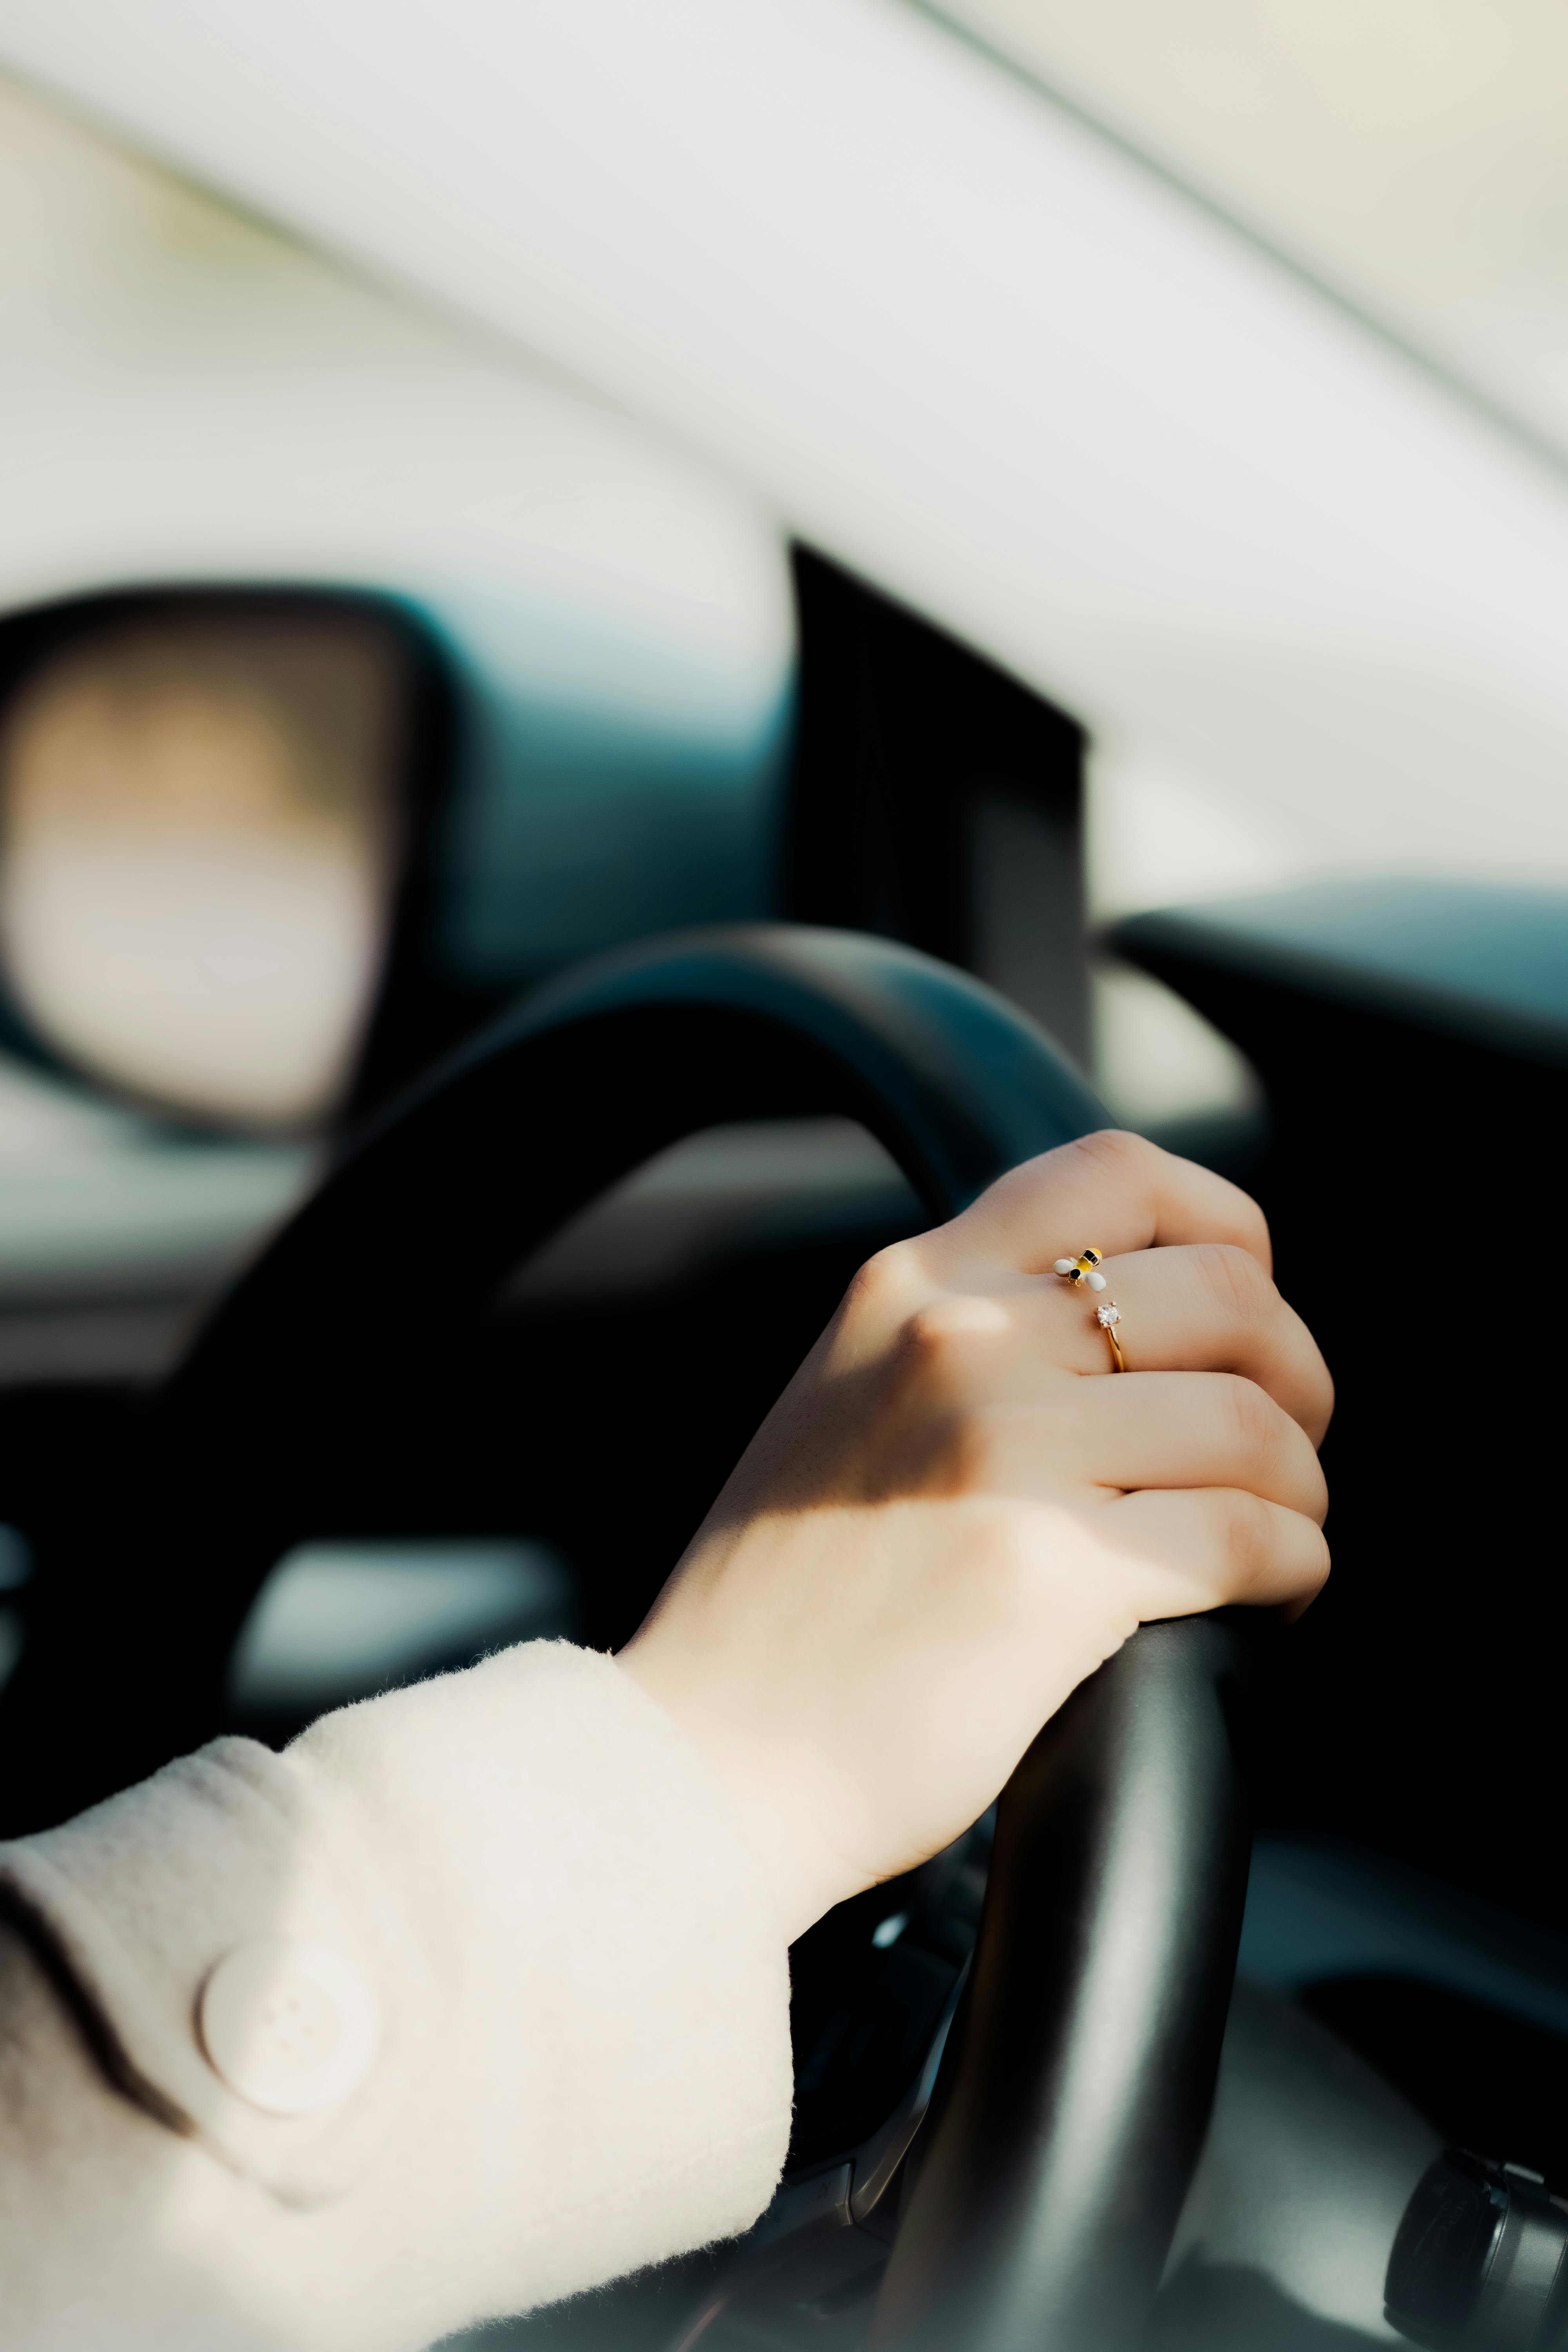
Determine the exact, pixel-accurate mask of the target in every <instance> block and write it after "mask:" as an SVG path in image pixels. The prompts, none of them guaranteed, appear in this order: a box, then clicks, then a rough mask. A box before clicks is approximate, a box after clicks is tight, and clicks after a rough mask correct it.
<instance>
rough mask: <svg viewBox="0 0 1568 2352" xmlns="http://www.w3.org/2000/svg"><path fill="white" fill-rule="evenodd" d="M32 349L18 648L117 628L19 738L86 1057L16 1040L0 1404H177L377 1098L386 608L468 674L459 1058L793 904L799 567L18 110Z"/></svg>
mask: <svg viewBox="0 0 1568 2352" xmlns="http://www.w3.org/2000/svg"><path fill="white" fill-rule="evenodd" d="M0 337H3V340H4V346H5V354H6V360H5V370H4V374H3V380H0V423H3V424H4V428H5V433H6V435H7V437H8V440H9V442H10V444H11V446H13V447H18V446H26V447H27V448H28V449H29V450H30V452H31V457H30V458H29V463H28V466H27V468H26V480H25V481H18V482H17V484H16V495H15V496H14V497H12V498H11V499H9V501H8V511H7V527H6V530H5V538H4V544H3V545H0V629H4V628H5V627H6V626H7V625H8V623H9V621H10V618H11V616H23V617H25V616H26V615H28V614H32V613H36V612H41V613H47V612H50V611H52V610H54V609H55V608H56V607H59V608H60V609H61V610H66V609H67V608H68V607H69V605H70V604H71V603H72V601H73V600H87V601H88V602H89V603H90V600H93V599H100V600H104V602H105V604H106V606H107V607H108V608H109V609H107V610H106V612H105V614H103V615H102V616H100V617H96V618H95V617H93V616H92V615H90V614H89V616H88V618H87V620H85V621H84V623H83V625H82V627H81V629H80V630H75V631H74V633H72V632H71V631H68V633H67V636H66V640H65V642H64V644H63V647H62V648H61V649H58V650H56V651H54V652H52V653H49V654H48V655H47V656H46V657H45V658H44V659H43V660H42V661H41V662H40V663H39V664H38V665H37V667H35V668H34V669H33V670H32V671H31V672H30V674H29V675H28V677H26V679H25V681H24V682H23V684H22V686H21V687H20V688H19V689H18V690H16V692H10V691H9V690H8V692H7V697H6V699H5V707H4V709H3V710H0V961H3V962H4V964H5V993H6V995H7V998H8V1003H9V1008H10V1011H11V1012H12V1013H20V1015H21V1018H22V1020H23V1022H24V1024H30V1025H31V1027H32V1029H33V1030H34V1031H35V1032H37V1034H40V1035H41V1036H42V1037H43V1039H44V1040H45V1042H46V1044H47V1046H48V1047H50V1048H51V1049H52V1066H50V1056H48V1055H46V1056H45V1057H44V1061H43V1066H38V1065H37V1063H29V1062H26V1061H18V1060H17V1059H16V1058H15V1056H14V1055H9V1054H6V1053H4V1052H0V1169H3V1171H4V1181H3V1184H0V1378H8V1379H11V1380H17V1379H27V1378H32V1377H47V1378H58V1377H62V1376H75V1375H88V1376H94V1377H96V1376H98V1375H100V1374H103V1375H113V1376H121V1375H124V1374H126V1373H132V1374H137V1373H152V1372H155V1371H157V1370H159V1369H160V1368H161V1367H162V1366H163V1365H164V1364H165V1363H167V1362H168V1361H169V1360H171V1355H172V1352H173V1351H174V1349H177V1347H178V1345H179V1343H180V1340H181V1338H182V1335H183V1333H184V1331H185V1330H186V1329H187V1328H188V1327H189V1323H190V1318H191V1315H192V1313H193V1312H194V1311H195V1307H196V1304H197V1302H198V1301H199V1300H200V1299H201V1298H202V1297H205V1296H206V1295H208V1294H209V1293H210V1291H211V1289H212V1287H213V1286H214V1285H215V1284H216V1283H217V1282H218V1281H220V1280H221V1279H222V1277H223V1276H224V1275H225V1274H226V1271H227V1270H228V1269H230V1268H231V1267H232V1266H233V1265H235V1263H236V1262H237V1260H238V1259H239V1258H240V1257H242V1256H243V1255H245V1253H246V1252H247V1250H249V1249H250V1248H252V1247H254V1245H255V1243H256V1241H257V1239H258V1235H259V1234H260V1233H261V1232H263V1231H264V1230H265V1229H266V1228H267V1227H268V1225H269V1224H271V1223H273V1222H274V1221H275V1220H276V1219H277V1218H278V1217H279V1215H280V1214H282V1213H284V1212H285V1211H286V1210H287V1208H288V1207H289V1205H290V1204H291V1203H292V1202H293V1201H294V1200H295V1199H296V1198H297V1197H298V1194H299V1191H300V1186H301V1185H303V1184H305V1183H307V1182H308V1181H310V1175H311V1172H312V1171H313V1170H314V1169H315V1167H316V1166H317V1165H318V1164H319V1147H320V1144H321V1139H322V1138H323V1135H324V1133H325V1131H326V1130H327V1129H330V1128H331V1125H332V1123H333V1121H334V1120H335V1119H336V1118H338V1117H339V1116H340V1115H341V1114H342V1109H343V1098H344V1092H345V1087H347V1085H348V1083H349V1081H350V1078H351V1077H352V1072H353V1062H354V1057H355V1055H356V1053H357V1052H358V1051H359V1049H360V1047H361V1045H362V1044H363V1035H364V1032H365V1029H366V1024H367V1022H369V1020H370V1019H371V1015H372V1013H373V1010H374V1003H373V1000H374V996H375V992H376V990H377V987H378V985H380V984H381V965H382V959H383V952H384V949H385V947H386V944H387V935H388V929H389V925H390V923H391V921H392V916H393V908H392V906H391V904H390V898H391V896H393V895H395V891H394V880H395V875H394V869H395V868H396V867H397V866H398V861H399V857H400V856H401V854H402V852H403V850H404V849H405V847H409V845H408V844H407V843H406V842H405V840H404V839H403V837H402V830H401V828H402V827H403V824H404V818H405V812H404V811H403V810H401V809H400V808H399V807H398V805H397V804H396V795H395V793H393V792H392V791H391V790H390V788H389V782H388V775H389V769H390V767H391V766H393V765H395V764H396V763H397V761H398V760H399V759H400V757H401V753H400V751H399V739H400V738H401V735H402V733H403V732H404V729H403V724H402V711H401V708H400V695H401V692H402V681H401V679H400V678H399V677H398V676H397V675H396V672H397V669H398V650H399V649H398V647H397V646H395V645H394V644H392V643H391V642H390V640H389V636H388V628H389V624H390V622H397V623H398V624H399V625H403V624H406V628H407V630H411V631H412V632H413V633H414V635H415V636H416V639H417V641H418V643H419V645H420V646H421V647H422V648H423V649H424V651H425V653H426V655H427V656H428V657H429V659H430V660H431V661H432V662H433V663H435V664H436V665H437V667H439V670H440V673H441V677H442V682H443V683H442V691H443V696H444V706H443V707H444V718H443V722H442V724H443V727H444V729H445V732H444V734H443V737H442V742H441V746H440V757H441V759H442V761H444V762H445V772H444V774H443V778H442V780H441V787H440V791H439V794H438V799H439V807H438V808H434V809H432V810H431V811H430V812H427V815H428V822H427V823H426V824H425V826H424V830H423V832H422V834H421V837H420V838H419V840H418V842H417V843H416V844H415V845H412V847H411V848H410V850H409V855H410V859H411V860H412V862H413V863H414V864H415V865H416V866H417V868H418V870H417V872H416V873H414V872H410V873H409V874H407V875H405V877H404V881H403V883H402V884H401V885H399V886H398V887H399V888H401V889H402V890H403V891H404V893H405V894H406V892H407V891H408V890H410V889H413V890H415V891H416V894H417V893H423V894H424V897H425V898H426V899H427V900H428V906H427V908H426V914H427V918H428V920H427V929H428V933H429V937H428V938H427V939H426V940H423V941H422V943H421V952H422V953H424V954H426V956H427V958H428V960H430V961H433V962H435V963H438V964H439V966H440V971H438V972H437V973H436V975H435V980H434V982H433V983H432V984H433V985H439V986H444V987H447V989H448V991H449V993H450V995H451V998H452V1003H453V1005H454V1007H455V1008H456V1009H455V1010H454V1011H453V1012H452V1013H451V1015H450V1018H449V1019H448V1020H447V1024H446V1027H445V1028H444V1029H437V1031H436V1032H434V1033H433V1036H432V1040H431V1042H430V1044H429V1045H428V1047H427V1049H426V1050H427V1051H434V1050H438V1049H439V1047H440V1045H442V1044H443V1043H445V1042H446V1041H447V1038H448V1037H449V1035H450V1034H452V1033H453V1031H454V1030H455V1029H458V1028H460V1027H461V1026H462V1025H463V1024H464V1023H465V1022H466V1023H467V1024H468V1025H472V1024H473V1023H474V1022H477V1021H478V1020H479V1018H482V1017H484V1014H485V1012H486V1010H487V1009H488V1008H489V1007H490V1006H493V1005H495V1004H499V1003H501V1002H503V1001H504V1000H505V999H506V997H507V996H508V995H509V994H510V993H512V992H516V991H518V990H520V989H521V988H523V987H526V986H527V985H529V984H530V983H531V982H534V981H536V980H537V979H539V978H540V977H541V976H542V974H544V973H547V972H548V971H552V969H554V968H556V967H558V966H560V965H562V964H563V963H567V962H570V961H574V959H576V958H578V957H581V956H583V955H585V954H589V953H592V952H594V951H595V950H601V949H604V948H607V947H613V946H614V945H616V943H617V942H619V941H621V940H627V939H631V938H635V937H638V936H641V935H643V934H645V933H647V932H648V931H650V930H657V929H668V928H673V927H675V926H678V925H679V924H682V923H689V922H697V921H703V920H708V919H724V918H729V919H734V918H737V917H750V916H757V915H763V914H765V913H767V912H769V911H772V909H773V905H774V900H775V896H776V881H777V866H778V858H779V852H780V841H779V793H780V780H781V776H782V771H783V763H784V754H785V751H786V747H787V736H788V727H789V715H790V697H791V680H792V662H793V637H792V625H791V618H790V603H789V587H788V573H787V562H786V553H785V548H784V540H783V536H782V534H781V532H780V530H779V529H778V527H777V525H776V524H775V523H774V522H773V520H771V518H768V517H766V516H764V515H763V514H762V513H761V512H759V511H758V510H757V509H755V508H754V507H753V506H752V504H751V503H750V502H749V501H748V500H747V499H745V498H744V497H743V496H742V495H741V494H740V493H739V492H738V491H735V490H733V489H731V488H726V487H725V486H723V485H721V484H716V483H714V482H713V481H712V480H711V479H710V478H707V477H706V476H704V475H703V474H701V473H700V472H699V471H697V470H696V469H694V468H693V467H690V466H689V464H688V463H685V462H683V461H681V460H679V459H678V458H672V457H670V456H669V455H668V453H667V452H665V451H662V450H660V449H659V448H658V446H656V445H654V444H652V443H650V442H648V441H647V439H646V438H645V437H644V436H641V435H640V434H639V433H638V432H637V430H636V429H635V428H633V427H632V426H630V425H627V424H626V422H624V421H623V420H620V419H617V418H616V417H614V416H612V415H609V414H608V413H607V412H606V411H605V410H604V409H602V408H600V407H597V406H595V405H594V404H590V403H589V402H587V401H586V400H584V399H583V398H581V397H580V396H578V395H576V394H573V393H571V392H570V391H569V390H568V389H567V388H566V387H564V386H563V385H562V384H560V383H555V382H552V381H549V380H547V379H545V378H543V377H542V376H539V377H530V376H529V375H528V373H527V372H526V371H525V370H524V371H520V370H519V369H518V368H517V367H516V366H515V365H514V364H511V363H510V362H509V364H508V365H507V366H506V367H505V368H502V367H500V365H498V364H497V363H495V362H494V361H493V359H492V358H491V357H490V356H489V355H488V354H487V353H486V352H484V351H483V350H482V348H479V346H477V345H476V344H475V343H474V342H473V341H470V340H468V339H466V338H465V337H463V336H462V335H461V334H460V333H458V332H457V331H454V330H452V329H450V328H448V327H447V326H446V325H445V324H444V323H443V322H441V321H439V320H435V319H432V318H430V317H428V316H426V315H422V314H421V313H420V312H418V311H417V310H416V309H414V308H413V307H411V306H408V305H405V304H404V303H402V302H400V301H397V300H395V299H393V298H392V297H390V296H389V295H387V294H385V293H384V292H382V291H381V290H380V289H376V288H374V286H372V285H370V284H368V283H366V282H364V281H363V280H360V279H357V278H354V277H353V275H351V274H350V273H348V272H347V271H344V270H342V269H340V268H337V267H335V266H334V265H332V264H331V263H330V262H328V261H326V260H324V259H323V258H322V257H320V256H319V255H316V254H313V253H311V252H310V251H309V250H307V249H306V248H305V247H302V246H300V245H298V244H296V243H294V242H293V241H291V240H290V239H289V238H288V237H287V236H283V235H280V234H279V233H277V232H275V231H273V230H272V229H270V228H268V227H267V226H264V225H262V224H260V223H258V221H256V220H254V219H252V218H250V217H248V216H247V215H245V214H244V213H243V212H241V211H239V210H237V209H236V208H234V207H232V206H229V205H225V204H223V203H221V202H220V201H217V200H216V199H215V198H213V197H211V196H209V195H208V194H205V193H204V192H203V191H201V190H198V189H196V188H195V187H194V186H192V185H191V184H188V183H186V182H184V181H182V180H181V179H180V178H179V177H178V176H177V175H175V174H174V173H169V172H167V171H165V170H163V169H162V168H160V167H159V166H157V165H156V164H154V163H150V162H148V161H146V160H145V159H143V158H142V157H140V156H138V155H136V154H135V153H133V152H132V151H130V150H129V149H128V148H126V147H124V146H123V145H121V143H120V142H116V141H115V140H113V139H112V138H110V137H108V136H105V135H104V134H103V133H101V132H100V131H97V130H96V129H94V128H92V127H90V126H88V125H86V124H83V123H81V122H79V121H73V120H72V119H71V118H70V117H69V116H68V115H67V114H66V113H65V112H63V111H62V110H58V109H57V108H56V107H55V106H53V105H52V104H50V103H48V102H47V101H45V100H41V99H40V98H38V97H37V95H36V94H35V93H33V92H31V91H28V90H26V89H22V88H21V87H19V86H18V85H16V84H14V83H11V82H8V81H6V80H5V79H0ZM209 583H210V584H209ZM187 592H188V593H187ZM296 593H298V594H299V595H300V598H301V599H302V600H303V601H302V602H301V603H300V605H299V607H298V608H296V607H295V606H294V605H292V604H289V598H290V597H291V596H293V595H295V594H296ZM142 595H150V596H153V598H154V599H156V598H164V599H168V600H171V601H170V602H169V603H168V604H166V605H165V604H157V603H156V602H154V603H153V604H152V605H150V606H149V609H148V610H147V612H146V613H144V614H143V613H142V612H140V611H139V610H138V609H137V607H136V602H135V600H136V598H137V597H138V596H142ZM231 595H232V598H233V603H234V605H235V607H236V609H230V607H229V606H227V605H225V604H223V601H222V600H223V599H224V598H225V597H230V596H231ZM247 595H249V596H250V597H251V599H252V603H253V604H254V605H255V607H256V609H255V610H253V611H249V612H247V611H246V610H244V609H243V605H244V599H245V597H246V596H247ZM356 596H357V597H359V598H361V600H362V602H363V604H364V606H365V608H366V609H365V610H363V611H362V612H358V613H356V612H355V610H353V599H354V598H355V597H356ZM311 597H315V598H316V599H317V600H318V601H317V604H316V605H315V607H314V608H312V606H311V604H310V598H311ZM334 598H338V599H341V600H346V601H345V602H344V605H343V609H336V610H334V609H332V599H334ZM181 599H184V601H183V602H181V601H180V600H181ZM204 599H205V600H206V603H205V604H204ZM269 599H270V600H271V603H270V604H268V600H269ZM209 606H210V608H211V609H210V610H209V609H208V607H209ZM12 683H13V684H14V683H15V681H14V680H13V681H12ZM425 977H426V979H429V977H430V975H428V974H426V975H425ZM13 1042H14V1041H13ZM401 1075H402V1073H400V1072H395V1073H394V1078H395V1081H396V1080H397V1079H399V1078H400V1076H401ZM160 1107H163V1108H166V1109H167V1108H172V1109H173V1111H174V1113H176V1114H178V1115H179V1116H176V1117H174V1118H160V1117H158V1116H156V1115H154V1114H155V1113H156V1112H157V1110H158V1109H159V1108H160ZM187 1114H195V1119H194V1123H193V1119H192V1118H191V1117H190V1116H188V1115H187Z"/></svg>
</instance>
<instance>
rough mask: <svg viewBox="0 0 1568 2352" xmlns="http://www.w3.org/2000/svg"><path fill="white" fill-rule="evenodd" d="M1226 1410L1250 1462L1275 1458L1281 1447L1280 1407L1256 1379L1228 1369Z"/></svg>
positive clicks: (1225, 1378)
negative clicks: (1250, 1379)
mask: <svg viewBox="0 0 1568 2352" xmlns="http://www.w3.org/2000/svg"><path fill="white" fill-rule="evenodd" d="M1221 1377H1222V1378H1223V1380H1224V1381H1225V1398H1226V1412H1228V1414H1229V1415H1230V1419H1231V1423H1232V1426H1233V1429H1234V1431H1235V1435H1236V1441H1237V1447H1238V1449H1239V1451H1240V1454H1241V1457H1242V1459H1243V1460H1244V1461H1247V1462H1262V1463H1268V1462H1272V1461H1273V1459H1274V1457H1275V1456H1276V1454H1278V1453H1279V1406H1278V1405H1276V1404H1275V1403H1274V1402H1273V1401H1272V1399H1271V1398H1269V1397H1268V1396H1267V1395H1265V1393H1264V1391H1262V1389H1260V1388H1259V1387H1258V1383H1257V1381H1249V1380H1246V1379H1244V1378H1243V1377H1242V1376H1241V1374H1240V1373H1238V1372H1237V1373H1226V1374H1222V1375H1221Z"/></svg>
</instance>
